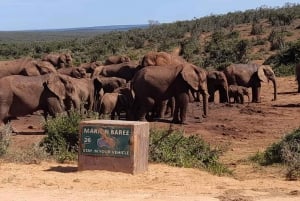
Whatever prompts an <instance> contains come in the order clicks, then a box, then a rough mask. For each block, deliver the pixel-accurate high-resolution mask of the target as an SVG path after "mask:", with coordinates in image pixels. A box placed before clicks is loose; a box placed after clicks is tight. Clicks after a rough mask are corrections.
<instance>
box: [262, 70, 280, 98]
mask: <svg viewBox="0 0 300 201" xmlns="http://www.w3.org/2000/svg"><path fill="white" fill-rule="evenodd" d="M257 76H258V78H259V79H260V81H262V82H267V81H269V80H271V81H272V83H273V88H274V98H273V100H274V101H275V100H276V99H277V84H276V77H275V73H274V71H273V70H272V68H271V67H270V66H266V65H261V66H259V67H258V69H257Z"/></svg>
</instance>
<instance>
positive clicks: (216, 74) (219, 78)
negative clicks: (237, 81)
mask: <svg viewBox="0 0 300 201" xmlns="http://www.w3.org/2000/svg"><path fill="white" fill-rule="evenodd" d="M207 88H208V94H209V97H208V102H214V100H215V98H214V96H215V92H216V91H219V102H220V103H226V102H227V103H228V102H229V98H228V82H227V78H226V76H225V74H224V73H223V72H222V71H216V70H211V71H208V74H207Z"/></svg>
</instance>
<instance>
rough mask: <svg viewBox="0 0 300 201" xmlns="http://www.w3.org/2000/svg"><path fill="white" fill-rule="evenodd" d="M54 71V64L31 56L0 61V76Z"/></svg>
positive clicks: (28, 74)
mask: <svg viewBox="0 0 300 201" xmlns="http://www.w3.org/2000/svg"><path fill="white" fill-rule="evenodd" d="M55 72H56V69H55V68H54V66H53V65H52V64H51V63H49V62H47V61H41V60H35V59H32V58H21V59H16V60H7V61H0V78H2V77H5V76H9V75H25V76H36V75H43V74H47V73H55Z"/></svg>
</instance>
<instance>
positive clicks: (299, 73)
mask: <svg viewBox="0 0 300 201" xmlns="http://www.w3.org/2000/svg"><path fill="white" fill-rule="evenodd" d="M295 74H296V80H297V82H298V93H300V64H297V65H296V68H295Z"/></svg>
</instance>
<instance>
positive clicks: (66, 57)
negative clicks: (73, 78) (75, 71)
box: [58, 53, 73, 67]
mask: <svg viewBox="0 0 300 201" xmlns="http://www.w3.org/2000/svg"><path fill="white" fill-rule="evenodd" d="M72 61H73V59H72V56H71V54H70V53H61V54H60V55H59V60H58V62H59V64H60V67H70V66H72Z"/></svg>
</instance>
